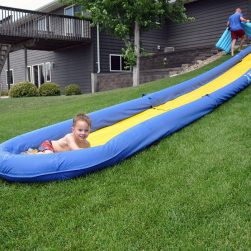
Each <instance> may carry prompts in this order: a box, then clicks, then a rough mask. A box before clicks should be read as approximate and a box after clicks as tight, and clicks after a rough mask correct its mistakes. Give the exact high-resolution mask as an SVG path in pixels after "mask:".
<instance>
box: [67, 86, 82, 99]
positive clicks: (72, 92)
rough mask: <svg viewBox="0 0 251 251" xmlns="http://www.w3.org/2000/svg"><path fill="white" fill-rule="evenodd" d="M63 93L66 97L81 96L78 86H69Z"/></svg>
mask: <svg viewBox="0 0 251 251" xmlns="http://www.w3.org/2000/svg"><path fill="white" fill-rule="evenodd" d="M64 93H65V95H66V96H69V95H79V94H81V89H80V86H79V85H78V84H70V85H67V86H66V87H65V89H64Z"/></svg>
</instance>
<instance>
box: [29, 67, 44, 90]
mask: <svg viewBox="0 0 251 251" xmlns="http://www.w3.org/2000/svg"><path fill="white" fill-rule="evenodd" d="M41 65H42V66H43V74H44V73H45V71H44V69H45V67H44V63H41V64H33V65H32V83H33V84H34V85H35V79H34V77H35V76H34V66H38V69H39V66H41ZM44 78H45V74H44ZM38 79H39V80H40V72H39V71H38ZM44 83H45V82H44ZM41 84H43V83H38V88H39V87H40V86H41Z"/></svg>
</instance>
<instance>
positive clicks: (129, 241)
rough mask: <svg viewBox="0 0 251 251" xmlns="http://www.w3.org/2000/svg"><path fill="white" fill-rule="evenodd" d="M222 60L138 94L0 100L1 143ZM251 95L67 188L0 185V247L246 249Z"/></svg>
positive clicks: (63, 185) (123, 92) (240, 96)
mask: <svg viewBox="0 0 251 251" xmlns="http://www.w3.org/2000/svg"><path fill="white" fill-rule="evenodd" d="M226 58H227V57H224V58H222V59H220V60H219V61H218V62H216V63H213V64H211V65H209V66H207V67H204V68H203V69H201V70H198V71H196V72H192V73H189V74H185V75H183V76H179V77H176V78H172V79H168V81H167V80H161V81H156V82H154V83H152V84H146V85H142V86H140V87H139V88H128V89H124V90H116V91H112V92H106V93H98V94H95V95H82V96H76V97H48V98H25V99H8V100H0V109H1V122H0V142H1V141H4V140H6V139H8V138H11V137H13V136H16V135H17V134H20V133H23V132H26V131H30V130H33V129H36V128H40V127H41V126H45V125H48V124H53V123H55V122H58V121H62V120H64V119H68V118H70V117H72V116H73V115H74V114H75V113H76V112H79V111H85V112H90V111H94V110H97V109H100V108H103V107H106V106H110V105H112V104H116V103H119V102H123V101H125V100H128V99H133V98H136V97H139V96H140V95H141V94H142V93H148V92H152V91H155V90H159V89H162V88H164V87H165V86H167V85H172V84H175V83H177V82H181V81H184V80H185V79H189V78H191V77H193V76H195V75H197V74H199V73H201V72H203V71H207V70H208V69H210V68H212V67H213V66H215V65H216V64H217V63H219V62H220V61H223V60H225V59H226ZM167 82H168V84H167ZM250 95H251V88H250V87H249V88H247V89H246V90H245V91H243V92H242V93H240V94H238V95H237V96H236V97H234V98H233V99H231V100H230V101H229V102H227V103H226V104H224V105H222V106H221V107H219V108H218V109H217V110H215V111H214V112H213V113H211V114H209V115H207V116H206V117H204V118H202V119H200V120H199V121H197V122H196V123H193V124H191V125H190V126H188V127H186V128H184V129H183V130H181V131H180V132H178V133H175V134H173V135H172V136H170V137H168V138H166V139H164V140H162V141H161V142H160V143H158V144H155V145H153V146H152V147H150V148H148V149H146V150H144V151H143V152H141V153H138V154H137V155H135V156H133V157H132V158H130V159H128V160H126V161H123V162H122V163H121V164H118V165H117V166H115V167H113V168H108V169H106V170H103V171H101V172H98V173H94V174H91V175H88V176H86V177H81V178H78V179H73V180H69V181H65V182H52V183H46V184H18V183H8V182H5V181H2V180H1V181H0V186H1V190H0V202H1V203H0V211H1V214H0V250H61V249H63V250H170V249H174V250H177V249H181V250H205V249H207V250H226V249H230V250H248V249H249V248H250V186H249V181H250V178H249V177H250V176H249V172H250V163H251V159H250V153H251V151H250V150H251V149H250V146H251V136H250V124H251V117H250ZM111 97H112V98H111ZM129 140H130V139H129Z"/></svg>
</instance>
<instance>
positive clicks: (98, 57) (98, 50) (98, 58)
mask: <svg viewBox="0 0 251 251" xmlns="http://www.w3.org/2000/svg"><path fill="white" fill-rule="evenodd" d="M97 67H98V69H97V73H100V41H99V24H97Z"/></svg>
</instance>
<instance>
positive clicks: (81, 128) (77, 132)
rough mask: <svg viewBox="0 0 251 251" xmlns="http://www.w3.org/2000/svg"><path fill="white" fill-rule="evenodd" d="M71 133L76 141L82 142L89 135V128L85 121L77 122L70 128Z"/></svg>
mask: <svg viewBox="0 0 251 251" xmlns="http://www.w3.org/2000/svg"><path fill="white" fill-rule="evenodd" d="M72 133H73V135H74V137H75V139H77V140H80V141H81V140H84V139H86V138H87V137H88V136H89V134H90V127H89V125H88V124H87V122H86V121H82V120H78V121H77V122H76V124H75V126H73V127H72Z"/></svg>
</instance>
